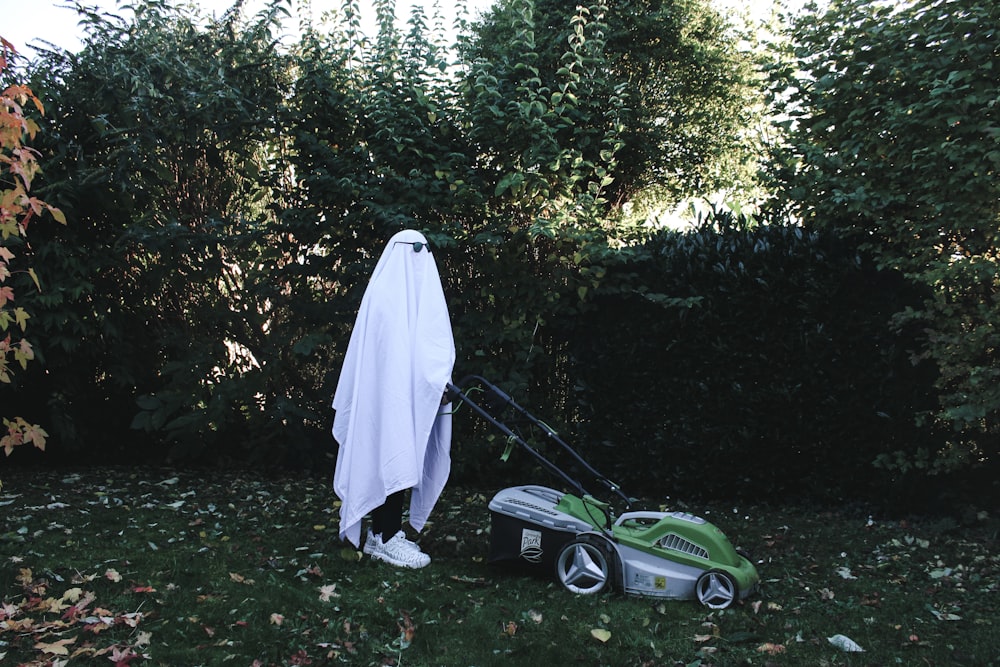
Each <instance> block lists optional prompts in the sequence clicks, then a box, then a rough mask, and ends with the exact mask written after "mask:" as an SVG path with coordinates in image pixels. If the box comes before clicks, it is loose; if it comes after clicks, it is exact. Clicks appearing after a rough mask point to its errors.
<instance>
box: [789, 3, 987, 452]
mask: <svg viewBox="0 0 1000 667" xmlns="http://www.w3.org/2000/svg"><path fill="white" fill-rule="evenodd" d="M998 35H1000V6H998V5H997V4H996V3H995V2H983V1H980V0H934V1H931V0H914V1H911V2H906V3H898V4H897V3H892V4H890V3H869V2H861V1H857V2H855V1H847V2H838V3H834V4H833V5H831V7H830V9H829V10H828V11H827V12H825V13H821V12H816V13H813V14H808V15H805V16H803V17H802V18H801V20H800V21H798V22H797V23H796V25H795V29H794V35H793V38H794V44H795V50H794V54H793V57H792V58H791V59H790V60H789V61H788V62H787V64H786V66H785V67H784V68H783V69H778V70H777V71H776V75H777V76H776V82H777V83H776V90H778V91H780V92H781V93H782V99H784V101H785V106H784V111H785V113H786V114H787V121H786V125H787V126H788V127H789V128H790V130H791V136H790V139H789V145H788V146H787V147H786V149H787V151H786V152H785V153H784V154H783V155H781V156H779V161H778V164H779V165H780V166H783V168H784V171H783V173H782V174H781V175H780V178H781V182H782V183H783V186H784V193H783V196H784V198H785V200H786V201H789V202H793V204H792V205H793V206H794V208H795V210H796V212H797V213H798V214H799V215H800V216H801V217H802V218H803V219H804V220H805V221H806V224H807V225H808V226H810V227H813V226H816V227H823V228H829V229H834V230H836V231H837V232H839V233H841V234H843V235H844V236H845V238H848V239H850V240H851V241H852V242H853V243H857V244H858V245H859V247H860V248H861V250H862V252H864V253H866V254H870V255H871V256H872V257H874V259H875V261H876V262H877V263H878V265H879V266H881V267H886V268H890V269H894V270H899V271H901V272H902V273H903V274H904V275H905V276H907V278H908V279H910V280H913V281H915V282H917V283H920V284H922V285H925V286H927V288H928V295H927V297H926V299H925V300H924V301H923V302H922V303H920V304H915V305H914V306H913V307H912V308H909V309H906V310H902V311H899V312H898V313H897V316H896V317H897V324H898V325H899V326H900V327H909V328H915V329H923V330H924V331H925V335H924V337H923V339H922V340H920V341H916V342H915V343H914V344H913V345H912V347H911V348H910V349H911V351H912V354H913V356H914V359H915V360H927V361H930V362H931V363H933V364H935V365H936V366H937V369H938V381H937V389H938V399H939V404H938V405H937V406H933V407H932V408H931V409H929V410H928V411H927V413H926V415H925V416H924V418H923V419H922V421H923V422H924V423H926V424H927V425H928V426H929V427H930V426H935V425H941V426H946V427H948V428H951V429H953V431H954V433H953V435H952V437H950V438H949V439H948V442H947V443H946V444H943V445H941V446H939V447H935V448H933V452H934V453H933V455H932V456H931V457H930V459H929V460H928V461H925V462H921V461H920V460H919V459H915V460H913V461H911V463H915V464H916V465H918V466H921V467H927V468H930V469H931V470H940V471H944V470H949V469H955V468H967V467H969V466H976V465H981V464H984V463H989V464H990V465H994V466H995V465H996V464H997V463H998V461H1000V448H998V444H997V443H998V436H1000V430H998V428H1000V420H998V418H1000V390H998V389H997V387H998V386H1000V385H998V383H997V379H998V378H1000V357H998V349H1000V348H998V346H997V342H998V341H997V334H996V330H997V326H998V325H1000V319H998V318H1000V309H998V301H997V291H998V288H1000V271H998V268H997V267H998V265H997V261H998V259H1000V258H998V256H997V247H998V241H1000V239H998V229H1000V225H998V223H1000V205H998V201H1000V185H998V184H1000V179H998V178H997V169H998V166H1000V120H998V115H997V114H998V98H997V86H996V81H997V70H998V67H1000V37H998ZM905 451H913V450H911V449H909V448H907V449H906V450H905ZM892 460H895V459H890V458H885V459H883V463H885V464H886V465H892V464H891V461H892ZM904 460H905V457H904Z"/></svg>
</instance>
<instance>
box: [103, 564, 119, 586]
mask: <svg viewBox="0 0 1000 667" xmlns="http://www.w3.org/2000/svg"><path fill="white" fill-rule="evenodd" d="M104 578H105V579H107V580H108V581H113V582H115V583H116V584H117V583H118V582H119V581H121V580H122V575H120V574H118V570H116V569H115V568H113V567H109V568H108V570H107V572H105V573H104Z"/></svg>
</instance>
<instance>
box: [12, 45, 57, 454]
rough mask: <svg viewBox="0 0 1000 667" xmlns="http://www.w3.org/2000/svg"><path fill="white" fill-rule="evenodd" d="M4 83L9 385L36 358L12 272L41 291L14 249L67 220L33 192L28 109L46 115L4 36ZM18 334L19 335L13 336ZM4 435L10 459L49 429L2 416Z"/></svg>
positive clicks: (33, 127) (41, 440) (41, 443)
mask: <svg viewBox="0 0 1000 667" xmlns="http://www.w3.org/2000/svg"><path fill="white" fill-rule="evenodd" d="M0 44H2V46H0V82H2V85H3V86H4V89H3V92H2V93H0V165H2V167H3V174H2V176H0V235H2V237H0V328H2V331H3V333H2V334H0V335H3V336H4V337H3V339H2V340H0V382H3V383H4V384H11V382H12V377H11V371H12V370H13V369H14V364H17V365H18V366H20V367H21V369H22V370H23V369H24V368H25V367H27V365H28V362H29V361H30V360H32V359H33V358H34V356H35V354H34V351H33V350H32V348H31V343H30V342H29V341H28V340H27V339H26V338H24V331H25V329H26V328H27V324H28V317H29V316H28V313H27V312H26V311H25V310H24V309H23V308H20V307H17V306H14V305H13V302H14V288H13V287H12V286H11V284H10V282H9V280H10V278H11V276H12V275H13V274H14V273H26V274H27V275H28V276H30V277H31V280H32V281H33V282H34V284H35V287H36V288H39V289H40V286H39V282H38V276H36V275H35V272H34V270H33V269H31V268H26V269H14V268H13V267H14V259H15V258H16V254H15V253H14V251H13V250H12V249H11V248H14V247H23V246H24V245H25V244H26V242H27V241H26V238H27V231H28V223H30V222H31V220H32V219H33V218H34V217H36V216H39V215H41V214H43V213H44V212H46V211H47V212H48V213H49V214H50V215H52V217H54V218H55V219H56V220H58V221H59V222H61V223H63V224H65V222H66V218H65V217H64V216H63V214H62V212H61V211H60V210H59V209H56V208H53V207H52V206H49V205H48V204H46V203H45V202H43V201H41V200H40V199H38V198H37V197H32V196H31V195H30V194H29V191H30V190H31V180H32V178H33V177H34V176H35V174H36V173H37V172H38V169H39V166H38V161H37V160H36V158H37V153H36V152H35V151H34V150H32V149H31V148H30V147H29V146H26V145H24V139H25V136H27V137H28V139H29V140H30V139H32V138H34V136H35V133H36V132H37V131H38V125H37V124H36V123H35V122H34V121H33V120H32V119H30V118H28V117H26V116H25V114H24V107H25V105H27V104H32V105H34V106H35V108H36V109H38V112H39V113H44V108H43V106H42V103H41V101H40V100H39V99H38V97H36V96H35V94H34V93H33V92H32V91H31V89H30V88H29V87H27V86H24V85H19V84H16V83H10V84H8V82H7V75H8V71H7V70H8V66H9V64H10V59H11V58H12V57H13V56H14V55H15V53H16V51H15V49H14V47H13V46H12V45H11V43H10V42H8V41H7V40H6V39H3V38H2V37H0ZM15 336H18V337H17V338H15ZM3 424H4V427H5V428H6V433H5V434H4V435H3V438H2V439H0V448H3V450H4V453H5V454H7V455H8V456H9V455H10V453H11V452H12V451H13V450H14V447H16V446H17V445H21V444H25V443H30V444H33V445H35V446H36V447H38V448H39V449H45V438H46V436H47V434H46V432H45V430H44V429H43V428H42V427H41V426H39V425H38V424H31V423H30V422H28V421H27V420H25V419H23V418H22V417H4V418H3Z"/></svg>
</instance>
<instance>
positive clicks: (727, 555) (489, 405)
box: [447, 375, 759, 609]
mask: <svg viewBox="0 0 1000 667" xmlns="http://www.w3.org/2000/svg"><path fill="white" fill-rule="evenodd" d="M472 394H475V395H476V398H475V399H474V398H472ZM447 396H448V398H449V399H450V400H451V401H452V402H453V403H454V404H455V405H456V407H458V406H460V405H463V404H464V405H468V406H469V407H470V408H471V409H472V410H473V411H474V412H476V413H477V414H478V415H479V416H480V417H482V418H484V419H485V420H486V421H488V422H489V423H490V424H492V425H493V426H494V427H496V428H497V429H499V431H500V432H501V433H503V434H504V435H505V436H507V448H506V450H505V452H504V456H503V458H504V460H506V457H507V456H509V454H510V451H511V449H512V448H513V447H514V445H519V446H520V447H521V448H522V449H524V450H525V451H527V452H528V453H529V454H530V455H531V456H532V457H534V458H535V459H536V460H537V461H538V462H539V463H540V464H541V466H542V468H544V469H545V470H547V471H548V472H550V473H552V474H553V475H555V476H556V477H557V478H559V479H560V480H562V481H563V482H564V483H565V484H566V485H567V486H568V487H569V489H570V491H569V492H563V491H558V490H556V489H553V488H550V487H547V486H538V485H524V486H514V487H509V488H506V489H503V490H501V491H500V492H498V493H497V494H496V495H495V496H494V497H493V499H492V500H491V501H490V503H489V509H490V524H491V531H490V550H489V557H488V562H490V563H503V562H507V563H519V564H521V565H524V566H527V567H529V568H535V569H537V568H541V569H542V571H543V572H544V571H545V570H548V571H549V572H551V571H553V570H554V571H555V575H556V577H557V578H558V580H559V583H561V584H562V586H563V587H565V588H566V589H567V590H568V591H570V592H572V593H576V594H583V595H589V594H594V593H601V592H603V591H608V590H616V591H620V592H624V593H626V594H636V595H643V596H649V597H658V598H666V599H677V600H692V599H697V600H698V601H699V602H701V603H702V604H703V605H705V606H707V607H709V608H712V609H725V608H727V607H729V606H730V605H732V604H733V603H734V602H736V601H738V600H743V599H745V598H746V597H747V596H749V595H750V594H751V593H753V592H754V591H755V590H756V589H757V586H758V583H759V576H758V574H757V570H756V568H754V565H753V563H751V562H750V561H749V560H748V559H747V558H746V557H745V556H744V555H742V554H739V553H737V551H736V549H735V548H734V547H733V545H732V544H731V543H730V542H729V540H728V539H727V538H726V536H725V535H724V534H723V533H722V531H721V530H719V529H718V528H716V527H715V526H714V525H712V524H711V523H709V522H708V521H706V520H705V519H702V518H701V517H698V516H695V515H693V514H689V513H687V512H653V511H629V510H631V507H632V503H633V499H632V498H630V497H629V496H627V495H626V494H625V493H624V492H623V491H622V490H621V488H620V487H619V486H618V485H617V484H615V483H614V482H612V481H611V480H609V479H607V478H606V477H604V476H603V475H601V474H600V473H598V472H597V471H596V470H594V468H592V467H591V466H590V465H589V464H588V463H587V462H586V461H585V460H584V459H583V458H582V457H581V456H580V455H579V454H578V453H577V452H576V451H575V450H574V449H573V448H572V447H570V446H569V445H568V444H567V443H566V442H565V441H563V440H562V438H560V437H559V435H558V434H557V433H556V432H555V431H554V430H553V429H552V428H550V427H549V426H548V425H546V424H545V423H544V422H542V421H540V420H538V419H537V418H535V417H534V416H533V415H532V414H530V413H529V412H528V411H527V410H525V409H524V408H523V407H521V406H520V405H518V404H517V403H516V402H514V400H513V399H512V398H511V397H510V396H509V395H507V394H506V393H504V392H503V391H502V390H501V389H499V388H498V387H496V386H495V385H493V384H491V383H490V382H488V381H487V380H485V379H484V378H482V377H480V376H478V375H472V376H469V377H467V378H464V379H463V380H461V381H460V382H459V383H458V384H457V385H455V384H450V383H449V384H448V389H447ZM506 415H510V416H509V417H507V416H506ZM502 420H506V421H507V422H510V424H511V425H513V428H512V427H511V425H509V424H508V423H505V422H504V421H502ZM524 428H527V429H530V432H531V433H532V434H535V433H538V432H540V433H541V434H542V436H543V437H544V438H545V439H546V441H551V442H552V443H554V444H555V447H557V450H556V451H557V452H562V453H563V454H561V456H563V455H568V457H569V459H570V460H571V462H572V463H573V464H574V465H575V467H576V468H577V469H578V470H581V471H582V472H583V473H585V474H586V475H587V477H591V478H593V480H594V482H595V483H596V484H598V485H600V486H601V487H602V489H603V491H604V492H606V493H609V494H611V495H612V496H614V497H615V498H616V499H617V500H616V502H617V501H622V502H624V504H625V510H626V511H624V512H623V513H621V514H619V515H618V516H615V513H614V511H613V510H612V507H611V504H610V503H609V502H606V501H602V500H599V499H598V498H596V497H595V496H593V495H592V494H591V493H590V492H588V491H587V490H586V489H585V488H584V487H583V485H582V484H581V482H580V481H579V480H577V479H576V478H574V477H573V476H571V475H570V474H569V473H567V472H566V471H564V470H563V469H562V468H560V467H559V466H557V465H556V464H555V463H554V462H553V461H552V460H551V459H550V458H548V457H547V456H546V455H544V454H543V453H542V452H540V451H539V449H537V448H536V447H534V446H532V445H531V444H529V442H528V440H526V439H525V437H523V435H522V433H523V432H524V431H523V430H522V429H524ZM532 437H534V436H532Z"/></svg>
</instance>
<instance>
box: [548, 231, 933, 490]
mask: <svg viewBox="0 0 1000 667" xmlns="http://www.w3.org/2000/svg"><path fill="white" fill-rule="evenodd" d="M623 255H624V256H623V257H622V261H621V262H620V263H619V264H617V265H612V266H610V267H609V271H608V275H607V276H606V277H605V280H604V283H605V285H606V287H605V288H603V289H602V290H601V291H600V293H599V295H598V296H597V297H596V301H595V304H594V308H593V309H592V310H591V311H588V313H587V314H586V315H585V316H584V317H583V318H582V319H575V320H573V321H567V322H560V327H561V331H562V335H563V336H564V337H565V340H566V341H567V355H568V357H569V370H568V374H569V376H570V377H571V378H573V379H574V381H575V382H576V383H577V386H578V391H579V392H580V393H579V396H580V397H581V398H580V399H578V400H580V401H581V403H582V407H581V412H580V414H579V417H578V419H579V420H580V421H581V422H582V425H581V426H580V427H579V431H580V432H581V433H582V435H583V436H584V437H586V439H587V441H588V442H589V443H591V445H590V447H591V448H593V451H594V454H595V456H597V457H599V459H600V460H601V463H602V465H600V466H598V467H599V469H605V470H615V471H617V472H616V473H615V476H616V477H617V478H618V479H620V480H629V481H630V482H631V483H634V484H636V485H639V488H638V489H637V491H638V492H641V493H648V494H654V493H657V492H659V493H670V494H682V495H697V494H701V493H706V494H710V495H715V494H722V493H729V494H739V495H747V496H755V495H756V494H759V493H762V492H765V491H766V492H767V493H769V494H779V495H781V496H782V497H788V496H791V495H805V496H817V495H819V496H823V497H827V498H829V499H836V498H839V497H872V496H877V497H882V498H884V499H887V500H895V499H899V498H901V497H902V496H905V495H908V494H910V493H912V491H913V488H912V487H911V486H909V484H910V480H909V478H907V477H904V476H900V475H889V474H887V473H885V472H880V471H877V470H875V469H873V468H872V467H871V462H872V461H873V459H874V458H875V457H876V456H877V455H878V454H879V453H881V452H888V451H892V450H894V449H896V448H907V449H909V448H916V447H919V446H930V443H933V442H935V441H936V434H935V433H934V432H933V431H932V430H930V429H919V428H917V427H916V426H915V425H914V423H913V415H914V414H915V413H916V412H919V411H920V410H923V409H925V408H926V406H927V404H928V400H929V396H928V389H929V385H930V382H931V381H932V379H933V374H932V373H931V369H930V368H928V367H927V366H926V365H920V366H916V367H915V366H913V365H912V364H911V363H910V358H909V356H908V354H907V353H906V347H907V346H906V342H907V339H906V338H901V337H900V335H899V334H897V333H896V332H894V331H893V330H891V328H890V327H889V315H890V314H891V313H893V312H896V311H898V310H900V309H902V308H904V307H906V306H907V305H911V304H914V303H918V302H919V296H920V293H919V291H916V290H914V288H913V287H912V286H910V285H907V283H906V282H905V281H904V280H902V279H901V277H900V276H899V275H898V274H893V273H891V272H885V271H879V270H877V269H875V268H874V267H872V266H870V265H867V264H865V263H863V262H861V260H860V259H859V258H858V257H857V255H856V254H855V253H854V251H853V250H852V248H851V247H850V245H849V244H844V243H842V242H839V241H836V240H835V239H834V238H833V237H832V235H831V234H825V233H824V234H821V233H817V232H807V231H805V230H803V229H802V228H800V227H798V226H793V225H780V224H770V225H750V224H747V223H746V222H745V221H744V222H740V221H737V220H734V219H731V218H729V217H727V216H724V215H721V214H717V215H715V216H713V217H710V218H708V219H706V220H705V221H704V222H703V224H702V226H700V227H699V228H696V229H692V230H690V231H686V232H672V231H664V232H660V233H658V234H656V235H653V236H651V237H649V238H648V239H646V240H645V241H644V242H643V243H642V244H641V245H636V246H635V247H634V248H633V249H631V250H629V251H628V252H626V253H623ZM581 331H586V332H587V335H586V336H581V335H579V332H581ZM906 333H908V334H909V335H912V334H913V332H912V331H911V332H906ZM595 443H596V444H600V443H606V444H608V445H613V447H600V446H598V447H594V444H595ZM638 469H641V470H642V474H637V470H638ZM890 482H892V483H891V484H890ZM623 483H624V482H623ZM889 489H891V490H889ZM896 494H899V498H894V497H893V496H895V495H896Z"/></svg>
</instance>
